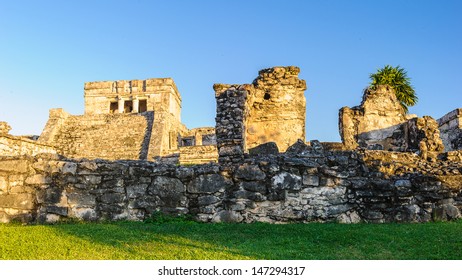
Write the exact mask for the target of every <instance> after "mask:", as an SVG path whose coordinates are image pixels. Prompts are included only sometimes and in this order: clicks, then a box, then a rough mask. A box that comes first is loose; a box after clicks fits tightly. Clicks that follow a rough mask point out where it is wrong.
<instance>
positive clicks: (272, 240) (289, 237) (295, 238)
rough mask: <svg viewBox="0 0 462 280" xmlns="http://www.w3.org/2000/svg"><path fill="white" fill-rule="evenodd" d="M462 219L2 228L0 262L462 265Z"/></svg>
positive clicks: (80, 224) (75, 225)
mask: <svg viewBox="0 0 462 280" xmlns="http://www.w3.org/2000/svg"><path fill="white" fill-rule="evenodd" d="M461 233H462V221H457V222H446V223H426V224H354V225H344V224H317V223H311V224H286V225H272V224H262V223H256V224H202V223H193V222H187V221H180V222H175V221H170V222H165V223H142V222H116V223H75V224H71V223H70V224H56V225H31V226H22V225H17V224H9V225H5V224H3V225H0V259H21V260H24V259H462V234H461Z"/></svg>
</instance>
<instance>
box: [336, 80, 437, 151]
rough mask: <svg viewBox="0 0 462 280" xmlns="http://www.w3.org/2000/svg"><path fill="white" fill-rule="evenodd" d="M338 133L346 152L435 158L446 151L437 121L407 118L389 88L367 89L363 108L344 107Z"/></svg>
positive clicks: (340, 115) (425, 118)
mask: <svg viewBox="0 0 462 280" xmlns="http://www.w3.org/2000/svg"><path fill="white" fill-rule="evenodd" d="M339 130H340V136H341V138H342V142H343V144H344V145H345V147H346V148H347V149H355V148H357V147H361V148H364V149H369V150H386V151H400V152H404V151H418V150H423V151H424V152H425V153H427V152H429V153H430V154H429V155H431V156H433V157H436V155H437V154H438V153H439V152H442V151H443V149H444V146H443V143H442V141H441V138H440V135H439V131H438V124H437V122H436V121H435V120H434V119H433V118H431V117H428V116H425V117H423V118H417V117H413V116H409V115H408V116H406V115H405V113H404V109H403V107H402V106H401V104H400V102H399V101H398V100H397V98H396V95H395V92H394V90H393V89H392V88H391V87H389V86H379V87H378V88H377V89H376V90H372V89H369V88H368V89H366V90H365V92H364V95H363V100H362V102H361V105H360V106H356V107H353V108H349V107H343V108H341V109H340V112H339Z"/></svg>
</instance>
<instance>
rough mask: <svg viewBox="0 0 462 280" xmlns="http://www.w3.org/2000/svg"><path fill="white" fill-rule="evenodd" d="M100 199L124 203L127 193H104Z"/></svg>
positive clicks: (109, 202)
mask: <svg viewBox="0 0 462 280" xmlns="http://www.w3.org/2000/svg"><path fill="white" fill-rule="evenodd" d="M99 200H100V201H101V202H102V203H106V204H115V203H122V202H123V201H124V200H125V195H124V194H120V193H106V194H103V195H102V196H101V197H100V198H99Z"/></svg>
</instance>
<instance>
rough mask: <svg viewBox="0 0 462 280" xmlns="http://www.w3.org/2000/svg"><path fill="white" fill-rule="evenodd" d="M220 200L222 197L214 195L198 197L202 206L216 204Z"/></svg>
mask: <svg viewBox="0 0 462 280" xmlns="http://www.w3.org/2000/svg"><path fill="white" fill-rule="evenodd" d="M218 201H220V199H219V198H218V197H216V196H214V195H206V196H200V197H199V198H198V203H199V205H200V206H204V205H210V204H214V203H217V202H218Z"/></svg>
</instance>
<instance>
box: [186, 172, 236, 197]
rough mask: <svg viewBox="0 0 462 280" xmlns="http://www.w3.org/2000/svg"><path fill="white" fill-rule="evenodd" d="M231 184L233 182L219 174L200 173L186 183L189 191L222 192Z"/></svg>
mask: <svg viewBox="0 0 462 280" xmlns="http://www.w3.org/2000/svg"><path fill="white" fill-rule="evenodd" d="M232 186H233V182H232V181H231V180H230V179H228V178H225V177H224V176H222V175H220V174H208V175H200V176H198V177H197V178H195V179H194V180H192V181H191V182H190V183H189V185H188V192H189V193H215V192H223V191H224V190H226V189H227V188H230V187H232Z"/></svg>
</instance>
